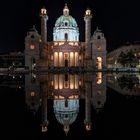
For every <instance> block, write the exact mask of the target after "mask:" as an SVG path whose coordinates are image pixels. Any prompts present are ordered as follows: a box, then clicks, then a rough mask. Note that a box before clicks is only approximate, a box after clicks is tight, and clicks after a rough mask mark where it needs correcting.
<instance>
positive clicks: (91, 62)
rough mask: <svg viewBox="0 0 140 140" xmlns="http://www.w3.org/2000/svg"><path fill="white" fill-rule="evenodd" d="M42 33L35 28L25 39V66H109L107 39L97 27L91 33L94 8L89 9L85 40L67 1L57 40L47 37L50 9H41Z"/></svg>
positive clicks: (30, 67)
mask: <svg viewBox="0 0 140 140" xmlns="http://www.w3.org/2000/svg"><path fill="white" fill-rule="evenodd" d="M40 16H41V35H39V34H38V32H37V30H36V29H35V27H33V29H31V30H30V31H29V32H28V34H27V36H26V38H25V66H27V67H29V69H30V70H34V69H48V68H54V67H56V68H62V67H88V68H89V67H90V68H95V69H99V70H101V69H103V68H105V67H106V39H105V37H104V34H103V33H102V32H101V31H100V30H99V29H98V28H97V29H96V31H95V32H94V34H93V36H91V18H92V14H91V11H90V10H89V9H88V10H86V12H85V17H84V21H85V42H80V41H79V28H78V25H77V22H76V20H75V19H74V18H73V17H72V16H70V15H69V8H68V6H67V4H66V5H65V7H64V9H63V15H61V16H60V17H59V18H58V19H57V20H56V23H55V27H54V28H53V41H52V42H48V40H47V32H48V31H49V29H47V20H48V15H47V10H46V9H45V8H42V9H41V13H40Z"/></svg>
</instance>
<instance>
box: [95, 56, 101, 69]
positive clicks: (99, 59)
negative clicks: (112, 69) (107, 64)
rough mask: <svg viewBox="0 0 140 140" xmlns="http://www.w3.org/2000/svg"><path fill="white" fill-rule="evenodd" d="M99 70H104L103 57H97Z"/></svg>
mask: <svg viewBox="0 0 140 140" xmlns="http://www.w3.org/2000/svg"><path fill="white" fill-rule="evenodd" d="M96 63H97V68H98V69H102V58H101V57H97V61H96Z"/></svg>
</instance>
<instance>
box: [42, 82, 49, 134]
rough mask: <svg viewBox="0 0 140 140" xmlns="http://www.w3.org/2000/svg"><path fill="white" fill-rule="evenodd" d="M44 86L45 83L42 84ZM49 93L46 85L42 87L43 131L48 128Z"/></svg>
mask: <svg viewBox="0 0 140 140" xmlns="http://www.w3.org/2000/svg"><path fill="white" fill-rule="evenodd" d="M42 86H43V85H42ZM47 110H48V93H47V89H46V86H43V87H42V132H47V130H48V128H47V127H48V123H49V122H48V111H47Z"/></svg>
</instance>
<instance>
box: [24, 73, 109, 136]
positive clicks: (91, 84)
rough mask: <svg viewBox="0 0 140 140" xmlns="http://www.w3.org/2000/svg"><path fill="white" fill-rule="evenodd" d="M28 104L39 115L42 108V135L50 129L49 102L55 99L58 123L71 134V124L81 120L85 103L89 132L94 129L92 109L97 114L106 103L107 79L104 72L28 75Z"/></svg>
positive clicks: (54, 109)
mask: <svg viewBox="0 0 140 140" xmlns="http://www.w3.org/2000/svg"><path fill="white" fill-rule="evenodd" d="M25 92H26V104H27V106H28V107H29V109H31V110H34V112H36V111H37V110H38V108H39V106H40V105H41V108H42V132H46V131H47V130H48V125H51V122H49V121H48V116H49V114H48V106H49V105H50V104H48V99H52V100H53V111H54V115H55V118H56V120H57V122H59V123H60V124H61V125H63V130H64V132H65V133H66V134H67V133H68V132H69V130H70V125H71V124H72V123H74V122H75V121H76V119H77V116H78V113H79V107H80V106H79V100H80V99H84V100H85V109H84V110H85V116H83V124H85V129H86V130H87V131H88V130H91V128H92V119H91V107H92V106H93V108H94V109H95V110H97V112H98V111H99V110H101V109H102V108H103V106H104V103H105V102H106V77H105V75H103V74H102V73H97V74H96V75H88V74H86V75H76V74H55V75H40V76H39V75H37V76H35V75H34V74H33V75H26V78H25Z"/></svg>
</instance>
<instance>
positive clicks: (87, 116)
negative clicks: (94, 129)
mask: <svg viewBox="0 0 140 140" xmlns="http://www.w3.org/2000/svg"><path fill="white" fill-rule="evenodd" d="M89 80H90V79H88V80H87V81H86V82H85V90H86V92H85V121H84V123H85V127H86V130H87V131H89V130H91V94H92V81H89Z"/></svg>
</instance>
